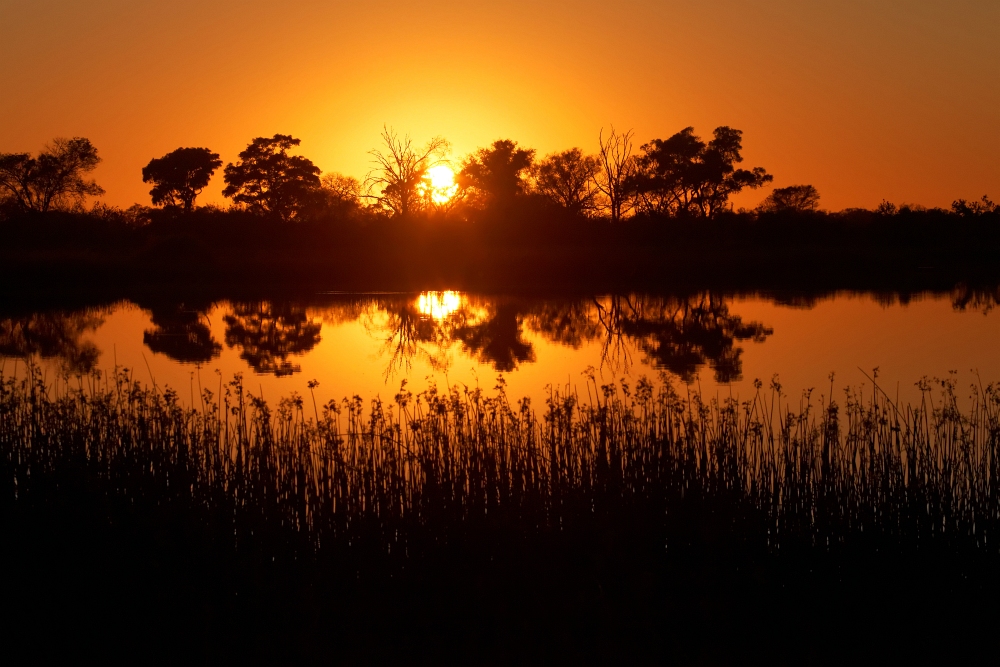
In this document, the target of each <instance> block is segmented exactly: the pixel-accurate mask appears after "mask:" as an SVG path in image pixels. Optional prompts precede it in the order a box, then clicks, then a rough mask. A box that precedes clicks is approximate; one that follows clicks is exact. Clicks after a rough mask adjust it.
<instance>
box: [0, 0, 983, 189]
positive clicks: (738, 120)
mask: <svg viewBox="0 0 1000 667" xmlns="http://www.w3.org/2000/svg"><path fill="white" fill-rule="evenodd" d="M0 58H2V60H3V63H4V66H3V67H0V91H2V92H0V96H2V100H3V103H2V104H0V151H2V152H12V151H37V150H38V149H39V148H40V147H41V146H42V145H43V144H44V143H45V142H47V141H48V140H50V139H51V138H53V137H55V136H74V135H80V136H86V137H88V138H90V139H91V140H92V141H93V142H94V143H95V145H97V147H98V149H99V150H100V151H101V154H102V156H103V157H104V159H105V163H104V164H103V165H102V166H101V167H100V168H99V171H98V172H97V174H96V176H97V178H98V180H99V182H100V183H101V184H102V185H104V187H105V188H106V190H107V192H108V194H107V197H106V201H109V202H110V203H115V204H123V205H127V204H131V203H133V202H136V201H139V202H142V203H148V202H149V198H148V194H147V189H148V188H147V187H146V186H145V185H144V184H143V183H142V181H141V177H140V170H141V168H142V166H143V165H145V164H146V162H148V161H149V159H150V158H152V157H158V156H161V155H163V154H165V153H167V152H168V151H171V150H173V149H175V148H177V147H179V146H205V147H208V148H211V149H213V150H215V151H217V152H219V153H220V154H221V155H222V158H223V160H225V161H232V160H234V159H235V158H236V154H237V153H238V152H239V151H240V150H241V149H242V148H243V147H245V146H246V144H247V143H248V142H249V140H250V139H252V138H253V137H255V136H262V135H267V136H270V135H272V134H274V133H276V132H282V133H290V134H293V135H295V136H297V137H299V138H301V139H302V146H301V151H300V152H301V154H303V155H306V156H308V157H309V158H311V159H312V160H313V161H314V162H316V164H317V165H319V166H320V167H321V168H322V169H323V170H324V171H339V172H343V173H346V174H348V175H354V176H359V177H360V176H364V174H365V172H366V171H367V169H368V168H369V162H368V160H369V156H368V155H367V151H368V150H370V149H371V148H373V147H375V146H377V144H378V138H379V133H380V132H381V130H382V126H383V124H387V125H389V126H391V127H394V128H395V129H396V130H398V131H399V132H400V133H406V134H409V135H410V136H411V137H413V138H414V139H416V140H418V141H424V140H426V139H428V138H430V137H432V136H436V135H440V136H444V137H445V138H447V139H449V140H450V141H451V143H452V146H453V155H452V157H453V158H461V156H463V155H464V154H466V153H468V152H470V151H472V150H474V149H475V148H477V147H479V146H485V145H488V144H489V143H490V142H492V141H493V140H495V139H498V138H511V139H514V140H516V141H518V142H519V143H521V144H522V145H525V146H528V147H531V148H535V149H537V150H538V152H539V154H540V155H544V154H546V153H550V152H553V151H556V150H563V149H566V148H569V147H572V146H580V147H581V148H583V149H585V150H587V151H593V150H594V149H595V148H596V138H597V133H598V131H599V130H600V128H601V127H602V126H604V127H607V126H609V125H610V124H612V123H613V124H615V125H616V126H617V127H618V128H634V129H635V133H636V138H637V139H638V140H639V141H640V142H643V141H647V140H649V139H651V138H654V137H666V136H669V135H670V134H672V133H674V132H676V131H678V130H680V129H682V128H683V127H685V126H688V125H693V126H694V127H695V129H696V130H697V131H698V133H699V134H701V135H702V136H707V135H710V133H711V130H712V128H714V127H715V126H717V125H722V124H727V125H730V126H733V127H736V128H739V129H742V130H744V132H745V136H744V148H745V150H744V155H745V157H746V158H747V163H748V164H749V165H754V166H755V165H762V166H764V167H766V168H767V169H768V170H769V171H770V172H771V173H773V174H774V175H775V182H774V185H775V186H778V187H781V186H786V185H790V184H795V183H812V184H813V185H815V186H816V187H818V188H819V190H820V192H821V194H822V196H823V199H822V201H821V205H823V206H824V207H827V208H833V209H839V208H844V207H848V206H874V205H876V204H878V203H879V201H881V200H882V199H883V198H886V199H889V200H891V201H895V202H897V203H899V202H904V201H905V202H915V203H921V204H925V205H928V206H947V205H948V204H949V203H950V202H951V200H952V199H954V198H955V197H965V198H977V197H979V196H981V195H982V194H984V193H991V194H992V195H993V196H994V197H996V196H1000V159H998V158H997V156H998V155H1000V3H997V2H996V1H995V0H964V1H963V0H957V1H955V2H947V3H946V2H941V1H939V0H878V1H875V0H838V1H833V0H814V1H811V2H801V0H780V1H779V0H770V1H764V2H746V1H737V0H726V1H722V0H717V1H715V2H701V3H692V2H679V1H671V0H657V1H653V0H644V1H640V0H621V1H619V2H613V3H612V2H606V1H602V2H592V1H589V0H584V1H579V2H567V1H551V0H550V1H544V0H536V1H533V2H527V1H525V2H494V3H468V2H457V1H454V2H449V1H438V0H429V1H428V2H425V3H419V4H413V3H409V2H403V1H402V0H374V1H373V2H366V3H357V2H331V1H330V0H325V1H320V0H286V2H281V3H278V2H273V1H272V0H268V1H266V2H265V1H263V0H241V1H237V0H214V1H213V0H175V1H174V2H170V3H166V2H161V1H154V0H88V1H86V2H80V1H78V0H0ZM427 63H434V65H433V71H432V72H429V71H428V65H427ZM221 187H222V184H221V178H220V177H218V176H217V178H216V181H214V182H213V183H212V184H211V185H210V186H209V188H208V189H207V190H206V192H205V195H204V201H206V202H208V201H216V202H221V201H222V198H221V195H220V191H221ZM766 194H767V193H766V192H754V193H750V194H749V195H743V198H742V199H741V200H740V201H738V202H737V204H745V205H753V204H756V203H757V202H758V201H759V200H760V199H762V198H763V197H764V196H765V195H766ZM743 199H746V201H743Z"/></svg>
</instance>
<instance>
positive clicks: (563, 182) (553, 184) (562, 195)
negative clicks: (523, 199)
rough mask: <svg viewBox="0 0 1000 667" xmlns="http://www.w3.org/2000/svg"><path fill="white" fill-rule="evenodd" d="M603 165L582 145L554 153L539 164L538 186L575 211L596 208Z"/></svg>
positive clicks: (547, 194)
mask: <svg viewBox="0 0 1000 667" xmlns="http://www.w3.org/2000/svg"><path fill="white" fill-rule="evenodd" d="M600 169H601V165H600V161H599V160H598V158H597V157H594V156H591V155H584V154H583V151H581V150H580V149H579V148H571V149H570V150H568V151H563V152H562V153H553V154H552V155H548V156H546V158H545V159H544V160H542V161H541V162H539V163H538V166H537V167H536V169H535V187H536V189H537V190H538V192H539V194H542V195H544V196H545V197H547V198H548V199H549V200H551V201H553V202H555V203H556V204H558V205H559V206H562V207H563V208H566V209H568V210H570V211H573V212H574V213H583V212H586V211H590V210H592V209H593V208H594V199H595V197H596V196H597V194H598V192H599V191H598V190H597V188H596V183H595V178H596V177H597V174H598V173H599V172H600Z"/></svg>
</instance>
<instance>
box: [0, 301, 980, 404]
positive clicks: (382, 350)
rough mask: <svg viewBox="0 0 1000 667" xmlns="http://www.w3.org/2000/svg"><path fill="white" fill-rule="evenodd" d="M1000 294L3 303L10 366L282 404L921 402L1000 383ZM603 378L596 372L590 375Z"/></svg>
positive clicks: (1, 344)
mask: <svg viewBox="0 0 1000 667" xmlns="http://www.w3.org/2000/svg"><path fill="white" fill-rule="evenodd" d="M994 303H995V299H994V298H993V297H991V296H989V295H987V296H983V295H982V294H968V293H965V292H963V291H962V290H956V291H954V292H952V293H939V294H924V295H915V296H907V295H899V294H874V293H868V294H852V293H837V294H833V295H821V296H810V295H803V294H798V295H787V294H786V295H722V294H713V293H710V292H702V293H693V294H686V295H680V296H679V295H668V296H655V295H628V296H608V295H599V296H592V297H572V298H566V297H559V298H556V297H553V298H539V297H532V298H526V297H498V296H488V295H481V294H468V293H458V292H423V293H419V294H402V293H400V294H308V295H302V296H301V297H299V298H297V299H293V300H241V301H230V300H220V301H207V300H206V301H197V302H193V301H190V300H189V301H186V302H182V301H178V300H171V299H157V300H156V301H155V302H143V303H134V302H131V301H122V302H117V303H112V304H106V305H101V306H91V307H86V308H78V309H69V310H66V309H64V310H50V309H41V310H38V311H37V312H24V311H23V310H22V311H21V312H19V313H17V314H11V313H7V314H2V315H0V355H2V357H3V362H2V363H3V369H4V370H3V372H4V373H5V374H6V375H8V376H9V375H11V374H14V373H23V370H24V361H23V360H24V359H26V358H31V359H33V360H35V361H36V362H37V363H39V364H40V366H41V367H42V369H43V371H44V372H45V373H46V375H47V376H48V377H49V379H53V378H55V377H58V376H64V377H68V378H70V380H71V381H75V379H74V378H75V376H76V375H79V374H81V373H87V372H90V371H93V370H102V371H108V370H111V369H112V368H113V367H115V366H116V365H117V366H120V367H124V368H127V369H129V372H130V373H131V374H132V375H133V377H134V378H135V379H137V380H140V381H142V382H146V383H154V382H155V383H156V384H157V386H160V387H167V386H169V387H171V388H173V389H174V390H176V391H177V392H178V393H179V395H180V396H181V398H182V399H184V400H185V401H190V400H192V399H194V397H196V396H197V395H198V394H199V393H200V391H201V390H203V389H211V390H213V391H218V390H219V387H220V384H221V383H222V382H227V381H229V380H230V379H231V378H232V376H233V375H234V374H236V373H242V374H243V375H244V378H245V382H246V385H247V386H248V387H249V388H250V389H251V390H252V391H253V392H254V393H259V394H262V395H263V396H264V398H266V399H269V400H274V399H277V398H278V397H281V396H286V395H289V394H291V393H292V392H298V393H299V394H301V395H303V396H308V395H309V387H308V384H309V382H310V381H313V380H315V381H318V382H319V385H318V387H316V388H315V390H314V393H315V397H316V400H317V401H318V402H321V403H322V402H325V401H327V400H331V399H333V400H339V399H341V398H344V397H349V396H353V395H360V396H362V397H363V398H372V397H375V396H380V397H381V398H383V399H392V397H393V396H394V395H395V394H396V393H397V392H398V391H399V390H400V387H401V386H402V385H403V383H404V382H405V383H406V384H407V388H408V389H410V390H413V391H420V390H422V389H424V388H426V387H427V386H429V384H432V383H433V384H436V385H437V386H438V387H444V386H455V385H458V386H460V387H461V386H469V387H475V386H480V387H483V388H486V389H492V388H493V387H495V386H496V385H497V384H498V378H502V381H503V382H504V383H505V385H506V391H507V394H508V395H509V396H510V397H511V398H512V399H517V398H521V397H529V398H531V400H532V401H534V402H536V403H538V402H541V401H543V400H544V399H545V397H547V396H548V394H549V390H550V389H549V388H550V387H557V388H563V387H566V386H569V387H570V388H573V389H575V390H577V391H578V392H580V393H581V394H583V395H586V393H587V392H588V391H593V390H594V389H595V387H596V385H600V384H605V383H610V382H614V383H620V382H622V381H623V380H624V381H625V382H627V383H629V384H634V383H635V382H636V381H637V380H638V379H639V378H640V377H646V378H648V379H650V380H652V381H654V382H664V381H671V382H674V383H676V384H678V385H679V386H680V387H681V388H682V389H684V387H685V384H686V385H689V386H691V387H692V388H698V389H700V390H701V391H703V392H704V393H706V394H709V395H720V396H730V395H736V396H740V397H743V398H747V397H749V396H751V395H752V394H753V392H754V381H755V380H757V379H759V380H761V381H762V382H763V384H764V386H765V387H766V386H767V385H768V384H769V383H770V382H771V380H772V378H774V377H777V378H779V381H780V383H781V385H782V387H783V390H784V392H785V393H786V394H787V395H789V396H790V397H793V398H795V397H797V396H799V395H800V394H801V392H803V391H805V390H808V389H810V388H813V389H814V396H816V395H819V394H829V393H830V391H831V381H830V379H829V377H830V375H831V373H834V374H835V380H834V383H833V387H834V391H835V392H838V393H839V392H840V391H841V390H842V389H843V387H844V386H847V385H850V386H854V387H858V386H860V385H862V384H864V385H866V386H868V387H870V386H871V379H873V378H875V377H877V381H878V383H879V384H880V386H882V387H883V388H884V389H885V390H886V392H887V393H888V394H890V395H891V396H896V395H898V396H899V397H900V398H901V399H904V400H912V399H913V398H915V397H916V396H917V395H918V392H917V390H916V388H915V383H916V382H918V381H919V380H921V378H923V377H939V378H943V377H952V376H953V377H955V378H956V379H957V380H958V381H959V383H960V385H961V384H962V383H966V384H967V383H973V382H978V381H979V379H980V378H981V380H982V381H983V382H984V383H985V382H989V381H994V380H1000V354H998V347H997V343H998V342H1000V314H998V313H997V312H996V311H994V309H993V305H994ZM589 377H593V382H590V381H589V380H588V378H589Z"/></svg>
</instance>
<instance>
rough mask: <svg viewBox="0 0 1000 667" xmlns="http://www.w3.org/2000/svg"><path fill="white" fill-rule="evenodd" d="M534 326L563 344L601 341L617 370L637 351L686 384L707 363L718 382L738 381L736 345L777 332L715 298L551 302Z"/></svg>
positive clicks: (739, 368) (739, 366) (739, 363)
mask: <svg viewBox="0 0 1000 667" xmlns="http://www.w3.org/2000/svg"><path fill="white" fill-rule="evenodd" d="M530 325H531V328H532V330H533V331H536V332H538V333H540V334H542V335H543V336H545V337H546V338H548V339H549V340H552V341H555V342H558V343H562V344H564V345H571V346H573V347H578V346H579V345H580V344H581V343H582V342H584V341H595V342H596V341H599V342H600V343H601V346H602V349H601V359H602V362H603V363H609V364H611V365H612V366H613V367H614V368H615V370H616V371H617V370H619V369H620V370H625V371H627V370H628V366H629V364H630V360H631V359H630V353H631V350H633V349H638V350H639V351H641V352H642V353H644V355H645V357H646V361H647V362H648V363H650V364H651V365H653V366H655V367H657V368H662V369H664V370H667V371H669V372H671V373H673V374H675V375H677V376H678V377H680V378H682V379H684V380H685V381H687V380H690V379H692V378H693V377H694V375H695V374H696V373H697V372H698V370H699V369H700V368H701V367H702V366H704V365H706V364H707V365H709V366H710V367H711V368H712V369H713V370H714V372H715V378H716V380H718V381H719V382H731V381H734V380H738V379H739V378H740V376H741V373H742V360H741V356H742V352H743V351H742V349H741V348H740V347H738V346H737V345H736V343H737V342H739V341H743V340H754V341H757V342H761V341H763V340H764V339H765V338H767V336H769V335H771V333H772V330H771V329H770V328H768V327H765V326H764V325H763V324H760V323H759V322H749V323H745V322H743V320H742V318H740V317H739V316H738V315H734V314H732V313H730V312H729V306H728V305H727V304H726V302H725V301H724V300H723V299H720V298H718V297H716V296H713V295H711V294H703V295H699V296H696V297H669V298H662V297H637V296H612V297H607V298H600V299H593V300H592V301H590V302H583V301H569V302H558V301H557V302H548V303H545V304H544V305H543V306H542V307H541V308H536V309H535V310H534V312H533V314H532V316H531V318H530Z"/></svg>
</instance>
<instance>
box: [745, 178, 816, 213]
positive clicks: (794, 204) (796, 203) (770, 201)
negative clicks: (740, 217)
mask: <svg viewBox="0 0 1000 667" xmlns="http://www.w3.org/2000/svg"><path fill="white" fill-rule="evenodd" d="M817 208H819V190H817V189H816V188H814V187H813V186H811V185H789V186H788V187H787V188H775V189H774V191H773V192H771V194H769V195H768V196H767V198H765V199H764V201H763V202H761V204H760V206H758V207H757V210H759V211H761V212H765V213H780V212H782V211H792V212H796V213H802V212H804V211H815V210H816V209H817Z"/></svg>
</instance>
